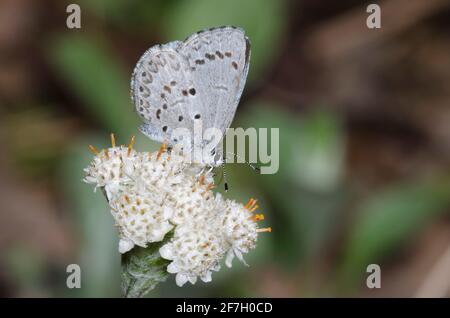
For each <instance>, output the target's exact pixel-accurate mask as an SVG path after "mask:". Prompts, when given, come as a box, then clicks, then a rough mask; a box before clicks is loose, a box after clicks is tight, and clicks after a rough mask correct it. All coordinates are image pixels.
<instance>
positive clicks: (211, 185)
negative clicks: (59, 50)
mask: <svg viewBox="0 0 450 318" xmlns="http://www.w3.org/2000/svg"><path fill="white" fill-rule="evenodd" d="M214 188H215V185H214V183H212V182H211V183H210V184H208V185H207V186H206V191H209V190H212V189H214Z"/></svg>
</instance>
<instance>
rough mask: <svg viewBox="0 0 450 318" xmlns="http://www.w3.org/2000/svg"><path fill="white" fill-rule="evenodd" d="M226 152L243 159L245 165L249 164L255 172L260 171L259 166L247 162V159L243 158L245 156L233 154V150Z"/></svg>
mask: <svg viewBox="0 0 450 318" xmlns="http://www.w3.org/2000/svg"><path fill="white" fill-rule="evenodd" d="M227 154H230V155H233V156H235V157H236V158H238V159H241V160H243V161H244V162H245V163H246V164H247V165H249V166H250V168H252V169H253V170H254V171H256V172H257V173H260V172H261V169H259V167H257V166H255V165H253V164H251V163H250V162H248V161H247V160H245V158H242V157H241V156H238V155H237V154H235V153H233V152H227Z"/></svg>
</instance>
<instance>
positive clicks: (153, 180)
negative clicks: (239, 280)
mask: <svg viewBox="0 0 450 318" xmlns="http://www.w3.org/2000/svg"><path fill="white" fill-rule="evenodd" d="M111 142H112V147H111V148H108V149H104V150H102V151H98V150H97V149H96V148H94V147H92V146H91V147H90V149H91V151H92V152H94V154H95V157H94V160H93V161H92V162H91V164H90V165H89V167H88V168H86V169H85V172H86V177H85V179H84V181H85V182H87V183H90V184H94V185H95V188H98V187H100V188H102V189H104V190H105V193H106V196H107V199H108V202H109V204H110V207H111V214H112V216H113V218H114V220H115V223H116V226H117V228H118V231H119V237H120V241H119V252H120V253H126V252H128V251H129V250H131V249H132V248H133V247H134V246H135V245H137V246H141V247H144V248H145V247H147V246H148V244H151V243H153V242H159V241H162V240H163V239H164V237H165V236H166V235H167V234H168V233H169V232H170V231H173V233H174V234H173V236H172V237H171V239H170V240H169V241H168V242H167V243H166V244H164V245H163V246H162V247H161V248H160V250H159V252H160V255H161V257H162V258H165V259H167V260H170V261H171V262H170V265H169V266H168V267H167V271H168V272H169V273H174V274H176V283H177V284H178V285H179V286H182V285H184V284H185V283H186V282H188V281H189V282H190V283H192V284H194V283H195V282H196V281H197V279H198V278H200V279H201V280H202V281H204V282H209V281H211V274H212V272H213V271H217V270H219V269H220V261H221V260H222V259H223V258H224V257H225V258H226V261H225V263H226V265H227V266H228V267H231V262H232V259H233V258H234V256H236V257H237V258H238V259H239V260H241V261H242V262H243V263H244V264H245V261H244V259H243V254H245V253H248V252H249V251H250V250H251V249H253V248H255V247H256V242H257V237H258V232H270V231H271V229H270V228H266V229H259V228H258V226H257V222H258V221H261V220H263V219H264V216H263V215H262V214H255V211H256V209H257V208H258V205H257V202H256V200H254V199H250V201H249V202H248V203H247V204H246V205H242V204H240V203H237V202H235V201H233V200H229V199H224V198H223V197H222V196H221V195H220V194H218V193H216V194H214V193H213V192H212V189H213V188H214V179H213V175H212V173H211V170H210V169H207V167H206V166H202V165H199V164H192V163H191V162H190V160H189V158H188V157H186V156H185V155H184V154H183V152H182V151H179V150H178V149H174V150H172V151H168V150H167V148H166V146H165V145H164V144H163V145H162V146H161V148H160V150H159V151H157V152H153V153H147V152H136V151H135V150H133V145H134V137H133V138H132V139H131V142H130V144H129V145H128V146H127V147H126V146H120V147H116V145H115V138H114V135H111Z"/></svg>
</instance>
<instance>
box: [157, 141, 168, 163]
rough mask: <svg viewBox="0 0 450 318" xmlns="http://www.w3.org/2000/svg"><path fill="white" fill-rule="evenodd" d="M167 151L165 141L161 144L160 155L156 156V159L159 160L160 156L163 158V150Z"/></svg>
mask: <svg viewBox="0 0 450 318" xmlns="http://www.w3.org/2000/svg"><path fill="white" fill-rule="evenodd" d="M165 151H166V144H165V143H163V144H162V145H161V148H159V151H158V155H157V156H156V160H159V158H161V155H162V154H163V152H165Z"/></svg>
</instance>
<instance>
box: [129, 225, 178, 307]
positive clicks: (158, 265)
mask: <svg viewBox="0 0 450 318" xmlns="http://www.w3.org/2000/svg"><path fill="white" fill-rule="evenodd" d="M171 236H172V235H169V234H168V235H166V237H165V238H164V240H163V241H161V242H157V243H152V244H149V245H148V247H147V248H143V247H138V246H135V247H134V248H133V249H132V250H131V251H129V252H128V253H125V254H124V255H122V292H123V294H124V296H125V297H127V298H137V297H144V296H145V295H146V294H147V293H148V292H150V291H151V290H152V289H154V288H155V287H156V285H158V284H159V283H161V282H164V281H165V280H166V279H167V277H169V273H168V272H167V265H169V263H170V261H168V260H165V259H163V258H162V257H161V255H160V254H159V249H160V247H161V246H163V245H164V244H165V243H167V242H168V241H169V240H170V237H171Z"/></svg>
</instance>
